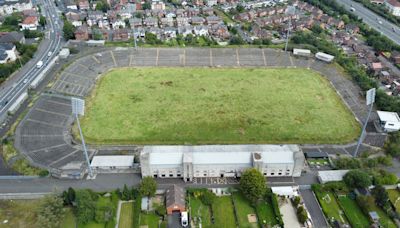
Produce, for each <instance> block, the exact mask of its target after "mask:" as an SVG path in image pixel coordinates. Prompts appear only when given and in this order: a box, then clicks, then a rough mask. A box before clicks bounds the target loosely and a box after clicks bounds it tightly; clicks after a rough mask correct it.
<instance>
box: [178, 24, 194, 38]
mask: <svg viewBox="0 0 400 228" xmlns="http://www.w3.org/2000/svg"><path fill="white" fill-rule="evenodd" d="M178 34H181V35H182V36H183V37H186V36H187V35H193V27H192V26H190V25H187V26H180V27H178Z"/></svg>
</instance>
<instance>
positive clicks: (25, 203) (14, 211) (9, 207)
mask: <svg viewBox="0 0 400 228" xmlns="http://www.w3.org/2000/svg"><path fill="white" fill-rule="evenodd" d="M39 202H40V200H0V224H1V225H0V227H1V226H2V225H3V222H4V221H5V220H8V222H7V224H6V225H5V227H35V225H36V211H37V210H38V207H39V204H40V203H39Z"/></svg>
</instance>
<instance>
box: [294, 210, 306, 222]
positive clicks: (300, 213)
mask: <svg viewBox="0 0 400 228" xmlns="http://www.w3.org/2000/svg"><path fill="white" fill-rule="evenodd" d="M296 214H297V218H298V219H299V222H300V223H301V224H304V223H305V222H307V220H308V214H307V211H306V210H305V209H304V207H303V206H300V207H298V208H297V212H296Z"/></svg>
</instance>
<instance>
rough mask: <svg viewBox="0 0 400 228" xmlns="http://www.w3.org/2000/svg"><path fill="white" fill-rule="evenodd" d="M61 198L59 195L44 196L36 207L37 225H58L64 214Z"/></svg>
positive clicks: (51, 227)
mask: <svg viewBox="0 0 400 228" xmlns="http://www.w3.org/2000/svg"><path fill="white" fill-rule="evenodd" d="M64 212H65V210H64V205H63V200H62V198H61V197H59V196H54V195H53V196H46V197H45V198H44V199H43V202H42V203H41V205H40V206H39V208H38V216H37V225H38V227H43V228H53V227H58V226H59V225H60V221H61V220H62V218H63V216H64Z"/></svg>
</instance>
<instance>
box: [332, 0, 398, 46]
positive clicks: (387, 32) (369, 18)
mask: <svg viewBox="0 0 400 228" xmlns="http://www.w3.org/2000/svg"><path fill="white" fill-rule="evenodd" d="M337 2H338V3H339V4H342V5H343V6H344V7H345V9H346V10H348V11H349V12H351V11H350V9H351V8H352V7H353V8H354V9H355V11H354V12H351V13H353V14H355V15H357V16H358V17H359V18H361V19H362V20H363V22H364V23H366V24H367V25H369V26H370V27H371V28H373V29H375V30H376V31H379V32H381V34H382V35H384V36H386V37H387V38H389V39H391V40H392V41H393V42H395V43H396V44H398V45H400V27H399V26H397V25H395V24H393V23H391V22H389V21H387V20H386V19H385V18H383V17H380V16H378V15H377V14H375V13H374V12H372V11H371V10H369V9H367V8H366V7H364V6H363V5H362V4H360V3H357V2H355V1H352V0H340V1H337ZM379 22H381V23H379ZM393 28H394V30H395V31H393Z"/></svg>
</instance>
